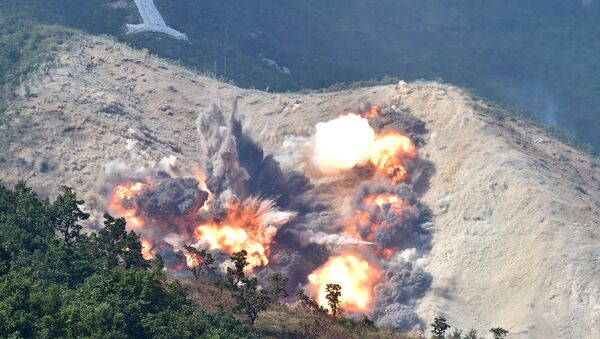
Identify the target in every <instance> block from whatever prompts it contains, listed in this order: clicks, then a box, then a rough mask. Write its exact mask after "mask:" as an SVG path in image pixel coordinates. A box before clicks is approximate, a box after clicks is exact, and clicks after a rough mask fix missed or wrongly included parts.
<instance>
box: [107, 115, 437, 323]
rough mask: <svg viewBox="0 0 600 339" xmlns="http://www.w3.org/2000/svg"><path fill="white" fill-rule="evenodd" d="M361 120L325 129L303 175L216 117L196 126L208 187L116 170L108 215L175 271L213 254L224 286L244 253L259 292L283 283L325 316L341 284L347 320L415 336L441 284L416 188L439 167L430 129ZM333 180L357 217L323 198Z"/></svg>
mask: <svg viewBox="0 0 600 339" xmlns="http://www.w3.org/2000/svg"><path fill="white" fill-rule="evenodd" d="M362 111H363V113H359V114H355V113H348V114H344V115H341V116H340V117H338V118H336V119H333V120H330V121H327V122H320V123H318V124H317V125H316V126H315V130H314V133H313V134H312V135H311V136H308V137H305V138H304V139H303V142H301V143H298V144H297V145H295V146H296V147H294V150H295V152H299V153H302V156H299V157H295V159H300V160H298V163H295V164H293V165H294V166H293V167H295V168H300V169H302V170H303V171H284V170H282V168H281V166H280V164H279V163H278V162H277V161H276V160H275V158H274V157H273V156H270V155H265V154H264V152H263V151H262V148H261V147H260V146H259V145H258V144H257V143H255V142H254V141H253V140H252V139H251V138H249V137H248V136H247V135H246V134H245V133H243V129H242V126H241V124H240V122H239V121H238V120H237V117H236V114H237V113H236V108H235V107H234V109H233V112H232V113H231V116H230V117H226V115H225V114H224V113H223V110H222V109H221V108H220V107H217V106H213V107H212V109H211V110H209V111H207V112H204V113H201V114H200V115H199V116H198V119H197V121H196V127H197V130H198V134H199V136H200V142H201V146H202V152H201V154H200V155H199V158H200V159H201V160H202V165H203V166H202V167H203V168H202V169H201V170H202V175H186V174H185V173H176V171H172V170H169V171H166V170H164V169H160V168H158V167H154V168H146V169H143V170H139V169H137V170H133V169H131V168H130V167H128V166H112V167H111V166H109V169H108V175H107V182H108V184H109V187H110V189H109V194H108V195H109V197H108V199H107V200H108V203H107V208H108V210H109V212H111V213H113V214H115V215H118V216H124V217H126V218H127V220H128V224H127V225H128V227H129V228H130V229H131V230H135V231H136V232H138V233H139V234H140V236H141V242H142V254H143V256H144V258H146V259H149V258H152V257H155V256H156V255H158V254H160V255H161V258H164V261H165V264H166V267H167V268H168V269H169V270H170V271H173V272H179V271H181V270H182V269H184V268H185V267H186V266H188V267H195V266H197V264H198V260H199V259H198V253H203V254H204V255H206V254H210V258H211V259H210V260H214V262H215V264H216V266H217V267H218V268H217V271H220V272H221V273H220V274H221V276H222V275H223V274H224V272H228V270H230V269H231V267H232V265H233V262H232V261H231V259H230V257H231V256H232V255H234V254H236V253H240V252H241V251H245V252H244V253H245V254H246V256H245V260H246V261H247V263H245V264H244V265H243V267H244V273H245V274H247V275H249V276H251V277H255V278H256V281H257V283H258V284H259V285H262V284H267V285H268V284H269V281H268V279H269V277H270V274H271V273H272V272H274V271H277V272H283V273H284V274H285V275H286V276H287V277H289V278H290V283H291V284H293V285H295V286H297V287H304V288H306V291H307V292H308V294H309V295H310V297H311V298H314V300H315V301H316V303H317V304H318V305H319V306H320V307H326V306H327V305H328V298H327V291H328V285H332V284H334V285H335V286H339V287H340V288H341V290H342V291H343V293H342V294H341V296H340V297H339V307H340V309H343V310H345V312H347V313H348V314H363V315H368V316H370V317H373V318H374V320H376V322H377V323H379V324H384V325H391V326H396V327H402V328H405V329H406V328H411V327H413V326H415V325H418V324H419V323H420V321H419V319H418V318H417V316H416V314H415V313H414V307H415V303H416V300H418V299H419V298H420V297H421V296H423V294H424V293H425V291H426V290H427V289H428V287H429V285H430V283H431V277H430V276H429V275H428V274H427V273H426V272H424V271H423V270H422V269H421V268H420V267H419V261H418V258H419V257H420V256H421V255H422V254H423V253H424V252H425V251H427V250H428V246H429V235H428V233H427V232H426V231H424V230H423V228H421V225H422V224H423V223H424V222H426V221H427V219H428V216H429V214H428V210H427V209H426V207H425V206H423V205H422V204H421V203H420V202H419V201H418V198H417V194H416V193H415V185H420V184H421V183H422V181H423V180H427V175H429V174H430V172H431V166H430V165H429V164H428V163H427V162H425V161H422V160H420V159H419V158H418V155H417V146H416V145H415V143H414V142H413V141H416V142H417V143H419V142H421V139H420V138H419V134H421V133H423V132H424V127H423V124H422V122H420V121H418V120H416V119H414V118H410V117H407V114H406V113H403V112H396V111H390V110H387V111H383V112H382V111H381V110H380V109H379V107H377V106H372V105H369V106H368V108H367V109H366V110H362ZM194 177H195V178H199V177H202V179H203V182H202V181H199V180H197V179H194ZM323 178H327V180H328V181H329V182H330V183H333V184H332V185H330V189H331V190H334V191H335V189H336V188H335V187H336V185H349V186H350V188H352V189H353V190H354V193H353V197H352V199H350V200H349V205H347V206H339V204H338V205H336V204H334V203H332V201H331V199H330V196H331V194H332V193H333V194H334V193H335V192H324V190H319V189H316V187H317V186H318V182H319V180H321V179H323ZM348 182H349V183H350V184H348ZM346 191H347V187H346ZM346 201H348V200H346ZM348 211H351V212H350V213H348ZM193 249H195V250H193ZM184 250H185V251H184ZM197 251H202V252H197ZM182 256H185V257H186V260H185V261H184V263H182V262H181V260H178V257H182ZM231 258H233V257H231ZM211 263H212V261H211ZM330 287H331V286H330Z"/></svg>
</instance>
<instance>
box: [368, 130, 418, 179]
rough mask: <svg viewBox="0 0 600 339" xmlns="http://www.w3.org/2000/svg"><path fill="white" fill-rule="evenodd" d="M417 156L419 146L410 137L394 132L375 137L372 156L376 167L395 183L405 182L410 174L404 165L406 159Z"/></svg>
mask: <svg viewBox="0 0 600 339" xmlns="http://www.w3.org/2000/svg"><path fill="white" fill-rule="evenodd" d="M416 156H417V148H416V147H415V145H414V144H413V142H412V141H411V140H410V138H409V137H407V136H405V135H402V134H399V133H393V134H385V135H382V136H378V137H377V138H376V139H375V142H374V144H373V147H372V148H371V157H370V158H371V162H372V163H373V165H374V166H375V168H377V169H378V170H380V171H381V172H383V173H384V174H385V175H387V176H388V177H389V178H390V179H391V180H392V184H394V185H395V184H398V183H400V182H403V181H404V180H405V179H406V176H407V174H408V173H407V171H406V168H405V167H404V165H403V161H404V159H406V158H414V157H416Z"/></svg>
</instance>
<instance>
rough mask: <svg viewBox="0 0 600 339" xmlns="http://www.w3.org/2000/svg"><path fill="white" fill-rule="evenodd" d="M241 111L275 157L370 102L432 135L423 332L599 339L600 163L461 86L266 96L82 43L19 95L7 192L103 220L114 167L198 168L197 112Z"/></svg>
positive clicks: (1, 173) (0, 129) (6, 134)
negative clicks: (25, 189) (86, 208)
mask: <svg viewBox="0 0 600 339" xmlns="http://www.w3.org/2000/svg"><path fill="white" fill-rule="evenodd" d="M233 98H237V99H238V102H239V112H240V117H241V119H242V121H243V122H244V125H245V126H247V128H248V129H249V131H250V132H251V134H252V135H253V136H254V137H255V138H256V139H258V140H260V141H261V142H262V144H263V146H264V147H265V151H266V152H267V153H274V154H278V153H279V152H281V147H282V146H281V145H282V141H283V139H284V137H285V136H287V135H299V136H305V135H308V134H309V133H310V132H311V130H312V128H313V126H314V125H315V123H316V122H318V121H323V120H327V119H330V118H332V117H335V116H336V115H339V114H340V113H343V112H348V111H353V110H355V109H356V108H357V107H358V105H359V104H360V103H362V102H365V101H369V102H371V103H375V104H378V105H380V106H382V107H387V106H392V105H395V106H396V108H398V109H405V110H410V112H411V113H412V114H414V115H415V116H416V117H418V118H420V119H422V120H423V121H425V122H426V124H427V128H428V130H429V133H428V135H427V142H426V144H425V146H424V147H423V148H422V149H420V150H419V152H420V155H421V156H422V157H424V158H426V159H429V160H431V161H432V162H433V163H434V165H435V169H436V171H435V175H434V176H433V178H432V179H431V186H430V188H429V190H428V191H427V192H426V193H425V195H424V196H423V197H422V200H423V201H424V202H425V203H426V204H427V205H428V206H429V207H430V208H431V209H432V211H433V214H434V218H433V222H432V224H431V225H429V228H430V230H431V231H432V233H433V248H432V251H431V253H430V254H429V255H428V256H427V257H425V258H424V259H423V260H422V262H421V264H422V265H423V267H424V268H425V270H426V271H428V272H430V273H431V274H432V275H433V278H434V279H433V286H432V288H431V289H430V291H429V292H428V294H427V296H426V297H425V298H424V299H423V300H422V301H421V303H420V306H419V315H420V316H421V317H422V319H424V320H425V321H426V322H430V321H431V320H432V319H433V317H434V316H435V315H436V314H437V313H439V312H442V313H444V314H446V315H447V316H448V319H449V322H450V323H451V324H452V325H453V326H455V327H459V328H465V329H466V328H470V327H474V328H478V329H480V330H481V331H484V332H487V328H489V327H491V326H502V327H504V328H506V329H508V330H509V331H510V332H511V337H514V338H517V337H519V338H520V337H533V338H554V337H561V338H600V182H599V180H600V170H599V168H600V167H599V166H600V164H599V163H598V162H595V160H594V159H592V158H591V157H590V156H588V155H586V154H583V153H581V152H579V151H577V150H575V149H573V148H572V147H569V146H567V145H565V144H563V143H561V142H560V141H558V140H557V139H556V138H554V137H552V136H549V135H547V133H545V132H544V131H543V130H542V129H540V128H537V127H534V126H532V125H531V124H528V123H526V122H524V121H521V120H518V119H514V118H496V117H494V114H490V113H493V112H494V110H495V109H494V108H492V107H491V106H490V105H488V104H487V103H485V102H484V101H482V100H480V99H477V98H475V97H473V96H471V95H470V94H469V93H467V92H466V91H464V90H461V89H460V88H456V87H453V86H448V85H444V84H439V83H432V82H417V83H411V84H404V83H400V84H398V85H390V86H379V87H370V88H359V89H352V90H347V91H341V92H332V93H320V94H299V93H292V94H273V93H265V92H261V91H255V90H244V89H240V88H238V87H235V86H232V85H229V84H225V83H222V82H219V81H217V80H214V79H212V78H209V77H205V76H201V75H198V74H196V73H193V72H191V71H188V70H185V69H183V68H181V67H179V66H176V65H173V64H170V63H168V62H167V61H164V60H161V59H158V58H155V57H153V56H149V55H147V54H145V53H144V52H140V51H136V50H133V49H130V48H128V47H126V46H124V45H121V44H118V43H116V42H114V41H112V40H109V39H106V38H92V37H77V38H76V39H74V40H73V41H70V42H69V43H66V44H64V45H63V47H62V50H61V51H60V52H59V53H58V55H57V60H56V62H54V63H52V64H49V65H44V66H43V67H41V68H40V69H39V70H38V71H37V72H35V73H34V74H33V75H32V76H31V77H30V78H29V79H28V80H27V81H25V83H24V84H23V85H22V86H21V87H20V88H18V89H17V91H16V93H15V98H14V100H13V101H12V102H11V103H10V104H9V108H8V111H7V112H6V122H7V123H5V124H2V125H0V177H1V178H2V181H3V182H4V183H8V184H11V183H14V182H15V181H16V180H19V179H25V180H27V182H28V183H29V184H30V185H32V186H33V187H34V188H36V189H37V190H38V191H40V192H42V194H48V195H53V194H55V193H56V192H57V190H58V188H59V187H60V186H61V185H70V186H73V187H75V188H76V190H77V191H78V192H79V194H80V195H82V196H83V197H84V198H85V199H86V200H87V201H88V202H90V204H91V205H92V206H93V204H94V201H95V200H96V199H97V196H98V194H99V190H100V188H101V185H102V177H103V173H104V171H105V167H106V163H107V161H108V160H110V159H115V158H128V157H129V158H131V157H132V156H131V154H130V153H131V151H130V150H128V149H127V148H126V145H127V144H128V143H129V144H130V145H131V143H132V141H133V142H136V143H137V146H136V147H138V148H137V149H139V150H140V152H141V153H142V155H141V159H142V160H143V161H155V162H158V161H159V160H160V159H162V158H163V157H166V156H170V155H174V156H176V157H177V158H178V162H179V163H181V164H182V166H184V167H188V168H190V169H193V168H195V167H197V166H198V164H199V161H200V159H199V157H198V154H199V153H200V147H199V145H198V137H197V135H196V131H195V125H194V122H195V119H196V116H197V114H198V112H199V111H203V110H206V109H207V108H208V106H209V105H210V104H211V103H214V102H221V103H223V105H224V106H228V105H229V104H230V103H231V102H232V101H233ZM128 139H129V140H130V141H129V142H128V141H127V140H128ZM138 158H140V156H139V155H138Z"/></svg>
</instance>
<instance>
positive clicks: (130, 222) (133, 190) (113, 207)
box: [109, 182, 150, 231]
mask: <svg viewBox="0 0 600 339" xmlns="http://www.w3.org/2000/svg"><path fill="white" fill-rule="evenodd" d="M149 188H150V185H149V184H147V183H144V182H133V183H129V184H119V185H116V186H115V187H114V189H113V194H112V196H111V199H110V204H109V209H110V212H111V213H113V214H116V215H120V216H122V217H124V218H125V219H126V220H127V226H129V228H130V229H132V230H136V231H138V230H141V229H143V228H144V225H145V223H144V219H143V218H141V217H140V216H139V215H138V211H137V206H135V204H129V200H131V199H133V198H134V197H136V196H137V195H138V194H140V193H141V192H143V191H144V190H147V189H149ZM125 205H127V206H125Z"/></svg>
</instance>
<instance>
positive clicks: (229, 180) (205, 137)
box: [196, 104, 250, 197]
mask: <svg viewBox="0 0 600 339" xmlns="http://www.w3.org/2000/svg"><path fill="white" fill-rule="evenodd" d="M236 111H237V105H236V104H234V108H233V112H232V114H231V117H230V120H229V121H226V120H225V116H224V114H223V111H222V110H221V108H220V107H218V106H217V105H215V104H213V105H212V106H211V109H210V110H208V111H206V112H203V113H200V114H199V115H198V118H197V119H196V130H197V131H198V135H199V136H200V143H201V146H202V154H201V156H202V159H203V160H204V162H203V164H204V171H205V174H206V176H207V179H206V187H207V188H208V189H209V190H210V192H212V193H213V194H214V195H215V196H217V197H219V196H220V195H221V194H222V193H223V192H225V191H226V190H229V191H231V192H232V193H233V194H234V195H236V196H237V197H242V196H244V195H245V194H246V192H245V183H246V182H247V181H248V179H250V175H249V174H248V172H247V171H246V169H245V168H243V167H241V166H240V163H239V157H238V148H237V142H236V138H235V136H234V135H233V133H232V128H231V126H232V124H233V122H232V121H233V120H234V119H235V115H236Z"/></svg>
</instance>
